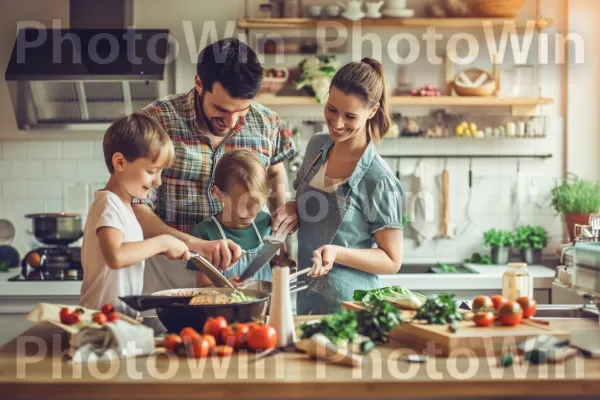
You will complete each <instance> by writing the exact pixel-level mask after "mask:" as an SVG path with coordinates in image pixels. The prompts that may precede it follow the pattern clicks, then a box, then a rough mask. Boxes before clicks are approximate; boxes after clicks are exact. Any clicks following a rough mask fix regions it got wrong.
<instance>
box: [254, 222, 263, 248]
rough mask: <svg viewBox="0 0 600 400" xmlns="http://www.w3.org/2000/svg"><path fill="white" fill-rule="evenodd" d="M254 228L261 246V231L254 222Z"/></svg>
mask: <svg viewBox="0 0 600 400" xmlns="http://www.w3.org/2000/svg"><path fill="white" fill-rule="evenodd" d="M252 227H253V228H254V232H256V236H258V242H259V243H260V244H263V238H262V235H261V234H260V231H259V230H258V228H257V227H256V224H255V223H254V221H252Z"/></svg>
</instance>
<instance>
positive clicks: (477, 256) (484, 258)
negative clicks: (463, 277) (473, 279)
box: [465, 253, 492, 265]
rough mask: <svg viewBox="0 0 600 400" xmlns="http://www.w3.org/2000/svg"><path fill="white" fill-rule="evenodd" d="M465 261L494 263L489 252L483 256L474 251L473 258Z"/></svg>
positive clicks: (470, 262)
mask: <svg viewBox="0 0 600 400" xmlns="http://www.w3.org/2000/svg"><path fill="white" fill-rule="evenodd" d="M465 262H466V263H469V264H485V265H492V260H491V259H490V256H488V255H487V254H485V255H483V256H482V255H481V254H479V253H473V255H472V256H471V258H467V259H465Z"/></svg>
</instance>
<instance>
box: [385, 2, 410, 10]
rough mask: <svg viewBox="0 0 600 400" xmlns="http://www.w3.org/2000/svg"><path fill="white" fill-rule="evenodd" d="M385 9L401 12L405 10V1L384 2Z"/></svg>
mask: <svg viewBox="0 0 600 400" xmlns="http://www.w3.org/2000/svg"><path fill="white" fill-rule="evenodd" d="M386 2H387V7H386V8H393V9H398V10H402V9H405V8H406V0H386Z"/></svg>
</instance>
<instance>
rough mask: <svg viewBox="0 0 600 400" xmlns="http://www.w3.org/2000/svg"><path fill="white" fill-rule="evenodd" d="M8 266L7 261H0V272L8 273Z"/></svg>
mask: <svg viewBox="0 0 600 400" xmlns="http://www.w3.org/2000/svg"><path fill="white" fill-rule="evenodd" d="M9 269H10V264H9V263H8V261H0V272H8V270H9Z"/></svg>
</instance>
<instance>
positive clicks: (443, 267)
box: [440, 264, 456, 272]
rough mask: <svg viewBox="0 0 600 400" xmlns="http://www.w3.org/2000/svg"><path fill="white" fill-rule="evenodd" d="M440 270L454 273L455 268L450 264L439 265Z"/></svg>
mask: <svg viewBox="0 0 600 400" xmlns="http://www.w3.org/2000/svg"><path fill="white" fill-rule="evenodd" d="M440 269H441V270H442V271H443V272H456V267H455V266H454V265H450V264H440Z"/></svg>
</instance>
